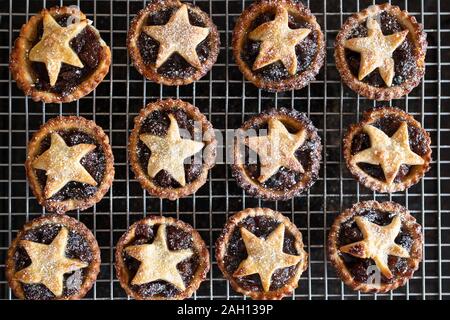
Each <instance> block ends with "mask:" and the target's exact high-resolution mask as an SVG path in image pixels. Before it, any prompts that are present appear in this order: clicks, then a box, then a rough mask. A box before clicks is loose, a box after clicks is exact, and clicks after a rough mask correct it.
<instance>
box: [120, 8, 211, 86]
mask: <svg viewBox="0 0 450 320" xmlns="http://www.w3.org/2000/svg"><path fill="white" fill-rule="evenodd" d="M182 5H186V6H187V7H188V9H189V11H191V12H194V13H195V14H196V15H198V16H199V17H201V19H202V21H203V22H204V23H205V27H207V28H209V30H210V33H209V35H208V36H209V38H210V40H209V48H210V52H209V55H208V58H207V59H206V61H204V62H202V63H201V67H200V68H197V71H196V72H195V73H194V74H193V75H191V76H189V77H186V78H168V77H166V76H163V75H161V74H160V73H158V68H156V66H155V64H151V65H149V64H145V63H144V60H143V58H142V55H141V52H140V49H139V46H138V39H139V35H140V34H141V32H142V28H143V27H144V26H145V23H146V20H147V16H148V15H149V14H150V13H153V12H157V11H160V10H163V9H167V8H179V7H181V6H182ZM127 46H128V51H129V53H130V56H131V59H132V60H133V64H134V67H135V68H136V69H137V71H138V72H139V73H140V74H142V75H143V76H144V77H145V78H147V79H149V80H151V81H154V82H156V83H161V84H164V85H167V86H180V85H187V84H190V83H192V82H194V81H197V80H199V79H200V78H202V77H203V76H204V75H205V74H206V73H207V72H208V71H209V70H211V68H212V66H213V65H214V63H216V60H217V56H218V55H219V50H220V37H219V32H218V31H217V27H216V25H215V24H214V23H213V22H212V20H211V19H210V17H209V16H208V15H207V14H206V13H205V12H203V11H202V10H201V9H200V8H199V7H197V6H195V5H192V4H189V3H181V2H180V1H179V0H165V1H162V0H158V1H152V2H150V3H149V4H148V5H147V6H146V7H145V8H144V9H142V10H141V11H139V13H138V14H137V15H136V17H135V18H134V19H133V21H132V22H131V25H130V29H129V31H128V37H127Z"/></svg>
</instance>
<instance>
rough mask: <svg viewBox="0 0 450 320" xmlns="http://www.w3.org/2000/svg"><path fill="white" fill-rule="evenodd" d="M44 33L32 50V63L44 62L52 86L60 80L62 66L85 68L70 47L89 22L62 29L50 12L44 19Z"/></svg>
mask: <svg viewBox="0 0 450 320" xmlns="http://www.w3.org/2000/svg"><path fill="white" fill-rule="evenodd" d="M43 24H44V33H43V35H42V38H41V40H40V41H39V42H38V43H37V44H36V45H35V46H34V47H33V48H32V49H31V50H30V54H29V58H30V60H31V61H37V62H43V63H45V65H46V67H47V72H48V78H49V79H50V85H52V86H54V85H55V83H56V80H57V79H58V75H59V70H60V69H61V64H62V63H63V62H64V63H67V64H70V65H72V66H75V67H78V68H83V63H82V62H81V60H80V59H79V58H78V56H77V54H76V53H75V51H73V50H72V48H71V47H70V40H72V39H73V38H74V37H76V36H77V35H78V34H79V33H80V32H81V31H82V30H83V29H84V28H85V27H86V26H87V20H81V21H80V22H77V23H74V24H71V25H69V26H67V27H61V26H60V25H59V24H58V23H57V22H56V21H55V19H54V18H53V17H52V15H51V14H50V13H48V12H46V13H45V14H44V18H43Z"/></svg>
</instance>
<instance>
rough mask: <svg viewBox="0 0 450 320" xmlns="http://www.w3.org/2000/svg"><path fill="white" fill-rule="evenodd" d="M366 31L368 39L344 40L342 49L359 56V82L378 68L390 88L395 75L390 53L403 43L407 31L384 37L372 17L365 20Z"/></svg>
mask: <svg viewBox="0 0 450 320" xmlns="http://www.w3.org/2000/svg"><path fill="white" fill-rule="evenodd" d="M367 29H368V37H366V38H353V39H349V40H346V41H345V43H344V47H345V48H347V49H349V50H352V51H356V52H359V53H360V54H361V63H360V66H359V75H358V79H359V80H362V79H364V78H365V77H366V76H367V75H368V74H370V73H371V72H372V71H373V70H375V69H376V68H378V71H379V72H380V76H381V78H383V80H384V82H385V83H386V85H387V86H388V87H390V86H391V85H392V79H393V78H394V74H395V71H394V59H392V53H393V52H394V51H395V49H397V48H398V47H399V46H400V45H401V44H402V42H403V41H405V38H406V35H407V34H408V30H404V31H401V32H396V33H394V34H391V35H388V36H384V35H383V32H382V31H381V27H380V25H379V24H378V22H377V21H376V20H374V19H373V18H372V17H369V18H367Z"/></svg>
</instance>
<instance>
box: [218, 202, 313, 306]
mask: <svg viewBox="0 0 450 320" xmlns="http://www.w3.org/2000/svg"><path fill="white" fill-rule="evenodd" d="M256 216H266V217H269V218H272V219H275V220H276V221H277V222H279V223H280V224H283V225H284V226H285V230H286V231H288V232H289V233H290V234H292V235H293V236H294V239H295V248H296V250H297V254H298V255H299V256H300V257H301V259H300V261H299V262H298V263H297V266H296V271H295V274H294V276H292V277H291V278H290V279H289V280H288V281H287V283H286V284H285V285H284V286H283V287H281V288H279V289H277V290H271V291H266V292H264V291H262V290H261V291H250V290H247V289H245V288H243V287H241V286H240V285H239V283H238V282H237V281H236V280H235V278H234V276H233V275H232V274H229V273H228V271H227V269H226V266H225V262H224V259H225V256H226V255H227V251H228V243H229V241H230V238H231V236H232V234H233V232H234V230H235V229H236V228H237V227H238V225H239V223H240V222H241V221H243V220H245V219H246V218H248V217H256ZM216 260H217V264H218V266H219V269H220V270H221V271H222V273H223V275H224V276H225V278H227V279H228V280H229V281H230V284H231V286H232V287H233V289H234V290H236V291H237V292H240V293H242V294H243V295H246V296H249V297H251V298H252V299H255V300H280V299H282V298H283V297H284V296H287V295H290V294H292V292H293V291H294V290H295V288H297V287H298V281H299V279H300V276H301V275H302V273H303V272H304V271H305V270H306V269H307V267H308V254H307V253H306V251H305V250H304V248H303V240H302V234H301V232H300V231H299V230H298V228H297V227H296V226H295V225H294V224H293V223H292V222H291V221H290V220H289V219H288V218H287V217H285V216H283V215H282V214H281V213H279V212H277V211H273V210H272V209H269V208H248V209H245V210H243V211H240V212H238V213H236V214H235V215H233V216H232V217H230V218H229V219H228V221H227V223H226V224H225V226H224V228H223V230H222V233H221V235H220V236H219V238H218V239H217V241H216Z"/></svg>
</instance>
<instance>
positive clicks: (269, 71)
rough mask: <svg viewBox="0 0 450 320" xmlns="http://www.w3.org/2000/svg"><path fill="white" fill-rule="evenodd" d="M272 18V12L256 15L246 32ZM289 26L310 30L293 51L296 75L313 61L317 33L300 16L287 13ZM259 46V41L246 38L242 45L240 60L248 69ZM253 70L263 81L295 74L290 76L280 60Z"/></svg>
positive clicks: (315, 51)
mask: <svg viewBox="0 0 450 320" xmlns="http://www.w3.org/2000/svg"><path fill="white" fill-rule="evenodd" d="M274 19H275V13H273V12H266V13H263V14H261V15H259V16H258V17H256V19H255V20H254V21H253V23H252V25H251V27H250V28H249V30H248V32H249V33H250V32H251V31H252V30H254V29H256V28H257V27H259V26H260V25H262V24H264V23H266V22H269V21H272V20H274ZM289 28H291V29H300V28H306V29H310V30H311V32H310V33H309V35H308V36H307V37H306V38H305V39H303V40H302V41H300V43H299V44H297V45H296V46H295V53H296V55H297V73H296V75H298V74H299V73H301V72H303V71H305V70H307V69H308V68H309V67H310V66H311V63H312V62H313V60H314V57H315V56H316V54H317V46H318V38H319V35H318V33H317V31H315V29H314V26H313V25H311V24H310V23H309V22H307V21H305V20H302V19H301V18H296V17H294V16H292V15H289ZM260 46H261V42H260V41H253V40H250V39H248V38H247V39H246V41H245V43H244V45H243V48H242V53H241V58H242V60H244V62H245V63H247V65H248V67H249V68H250V69H252V68H253V64H254V62H255V60H256V58H257V57H258V54H259V48H260ZM253 72H254V73H255V74H256V75H258V76H259V77H261V78H263V79H264V80H265V81H282V80H285V79H288V78H291V77H295V76H296V75H294V76H291V75H290V74H289V73H288V71H287V70H286V68H285V67H284V65H283V63H282V62H281V61H277V62H275V63H272V64H270V65H267V66H265V67H263V68H260V69H258V70H254V71H253Z"/></svg>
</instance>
